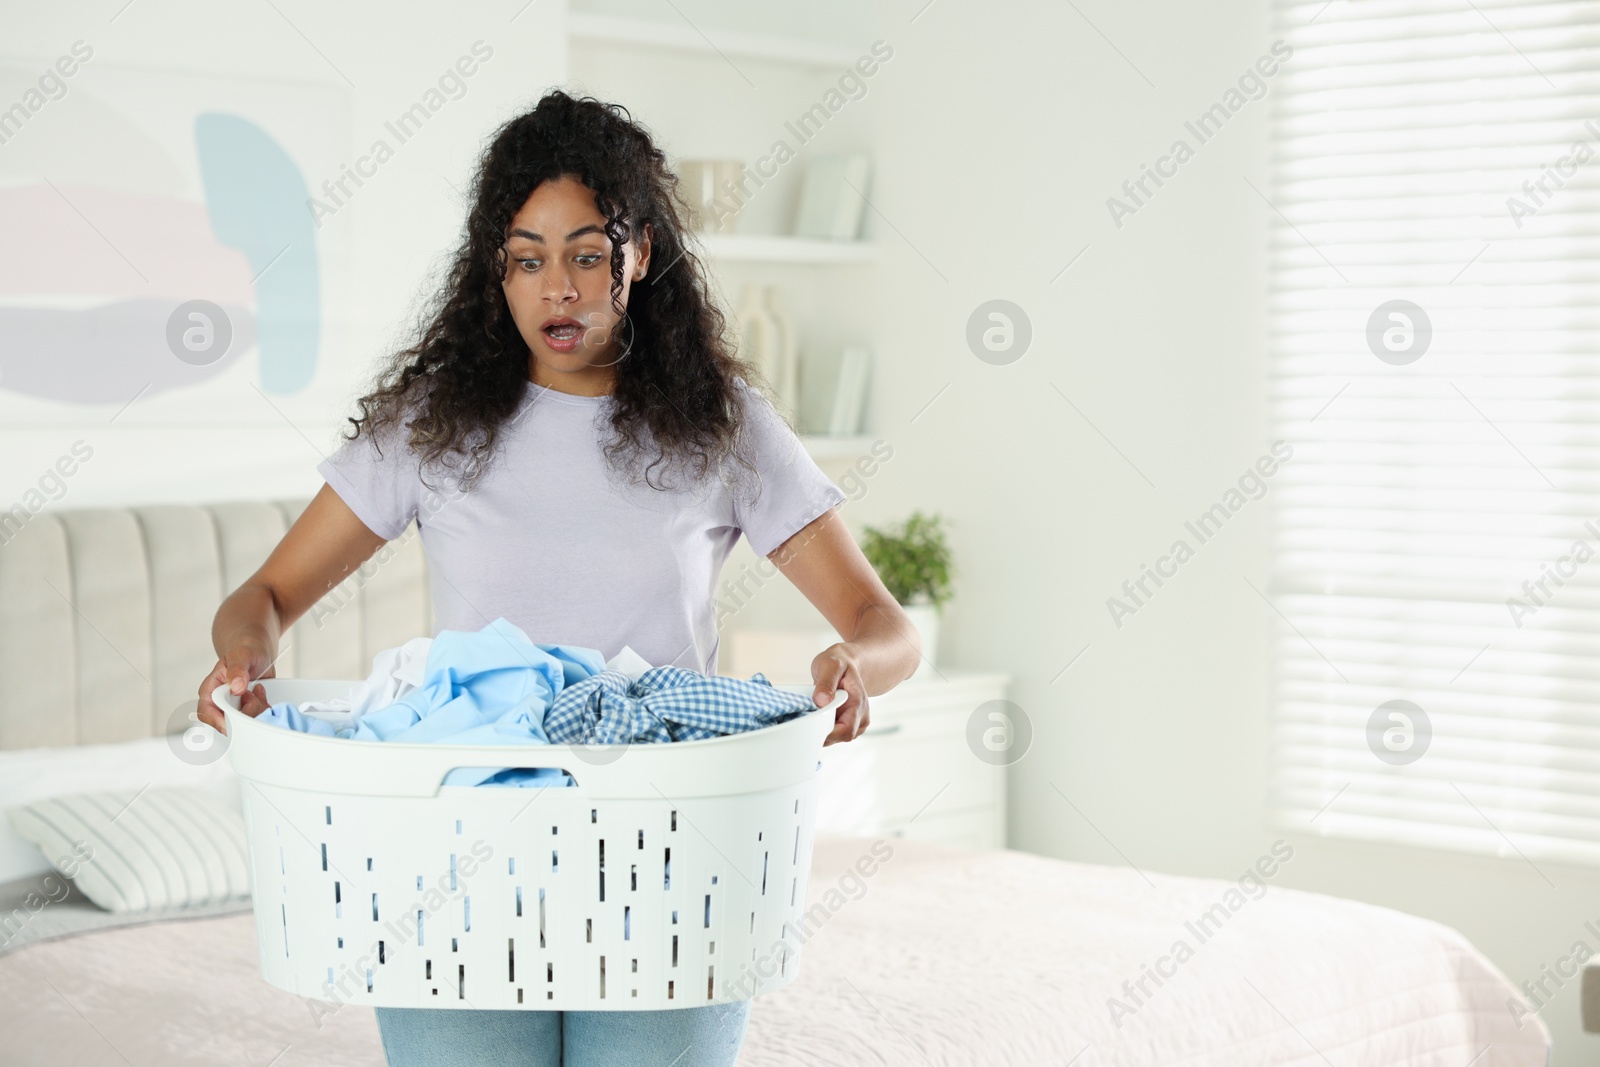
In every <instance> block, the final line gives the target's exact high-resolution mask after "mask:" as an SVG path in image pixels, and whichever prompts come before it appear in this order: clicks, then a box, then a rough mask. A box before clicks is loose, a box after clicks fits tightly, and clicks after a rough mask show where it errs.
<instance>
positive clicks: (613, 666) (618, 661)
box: [606, 645, 652, 682]
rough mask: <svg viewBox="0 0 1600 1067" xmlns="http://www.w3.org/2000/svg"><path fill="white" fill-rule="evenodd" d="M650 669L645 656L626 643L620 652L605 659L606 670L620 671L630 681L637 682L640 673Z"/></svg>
mask: <svg viewBox="0 0 1600 1067" xmlns="http://www.w3.org/2000/svg"><path fill="white" fill-rule="evenodd" d="M651 669H652V668H651V666H650V664H649V663H647V662H645V658H644V657H643V656H641V655H639V653H637V652H635V651H634V650H633V649H631V648H629V647H628V646H627V645H623V646H622V651H621V652H618V653H617V654H616V655H615V656H612V657H611V658H610V659H608V660H606V670H608V671H621V672H622V673H623V674H626V675H627V676H628V681H630V682H637V681H638V680H639V676H640V675H642V674H644V672H645V671H648V670H651Z"/></svg>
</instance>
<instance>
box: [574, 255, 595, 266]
mask: <svg viewBox="0 0 1600 1067" xmlns="http://www.w3.org/2000/svg"><path fill="white" fill-rule="evenodd" d="M599 262H600V257H599V256H598V255H582V256H579V257H578V264H579V265H580V266H584V267H592V266H594V265H595V264H596V263H599Z"/></svg>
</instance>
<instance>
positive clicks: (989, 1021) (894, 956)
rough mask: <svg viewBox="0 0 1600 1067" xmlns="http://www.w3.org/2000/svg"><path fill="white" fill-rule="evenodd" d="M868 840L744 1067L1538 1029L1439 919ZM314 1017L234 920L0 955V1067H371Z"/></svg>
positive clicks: (1510, 1049)
mask: <svg viewBox="0 0 1600 1067" xmlns="http://www.w3.org/2000/svg"><path fill="white" fill-rule="evenodd" d="M888 845H889V846H892V850H893V854H892V856H890V858H889V859H888V860H887V861H885V862H882V863H881V864H880V865H879V866H878V867H877V869H876V870H875V872H874V873H873V874H872V875H871V876H870V877H866V878H860V877H859V876H851V875H848V874H845V873H844V872H846V871H849V870H850V869H851V867H852V864H854V863H855V862H856V860H857V859H858V858H859V857H862V856H869V855H871V852H870V846H871V842H868V841H865V840H851V839H829V840H822V841H819V842H818V844H817V850H816V856H815V859H814V863H813V873H812V881H811V886H810V894H809V899H810V901H811V902H812V903H813V904H819V905H821V906H822V910H821V911H818V912H815V913H814V915H815V917H816V921H817V922H819V923H820V925H819V926H817V927H815V932H814V933H813V934H812V935H811V936H810V939H809V940H808V941H807V942H806V945H805V952H804V956H803V962H802V966H801V973H800V977H799V979H798V980H797V981H796V982H795V984H793V985H792V986H790V987H788V988H787V989H785V990H782V991H781V992H778V993H775V994H772V995H770V996H766V997H762V998H759V999H757V1001H756V1002H755V1005H754V1007H753V1009H752V1012H751V1023H750V1031H749V1035H748V1037H747V1039H746V1042H745V1050H744V1054H743V1056H742V1058H741V1061H740V1062H741V1064H744V1065H747V1067H794V1065H799V1064H817V1065H824V1064H826V1065H836V1064H875V1065H877V1064H882V1065H901V1064H904V1065H906V1067H926V1065H929V1064H933V1065H937V1067H944V1065H952V1067H956V1065H959V1067H975V1065H977V1067H982V1065H989V1064H996V1065H998V1064H1027V1065H1034V1064H1058V1065H1065V1064H1071V1065H1073V1067H1110V1065H1117V1067H1132V1065H1141V1067H1142V1065H1150V1067H1157V1065H1159V1067H1175V1065H1184V1067H1191V1065H1194V1067H1197V1065H1202V1064H1204V1065H1216V1067H1223V1065H1226V1067H1239V1065H1251V1064H1274V1065H1305V1067H1312V1065H1316V1067H1329V1065H1334V1067H1346V1065H1349V1067H1379V1065H1396V1067H1399V1065H1406V1067H1424V1065H1426V1067H1466V1065H1467V1064H1469V1063H1470V1064H1472V1067H1545V1064H1546V1049H1547V1047H1548V1041H1549V1036H1548V1032H1547V1031H1546V1029H1545V1028H1544V1025H1543V1023H1542V1022H1541V1021H1540V1020H1539V1019H1538V1018H1537V1017H1529V1018H1526V1019H1525V1020H1524V1021H1523V1025H1522V1026H1521V1027H1518V1025H1517V1024H1516V1021H1515V1019H1514V1017H1513V1015H1512V1014H1511V1012H1510V1011H1508V1010H1507V1001H1508V998H1511V997H1514V996H1515V995H1516V991H1515V990H1514V989H1513V988H1512V987H1511V986H1510V984H1509V983H1508V982H1507V981H1506V980H1505V978H1504V977H1503V976H1502V975H1501V974H1500V973H1499V972H1498V971H1496V970H1495V969H1494V967H1493V966H1492V965H1490V963H1489V962H1488V961H1487V960H1486V959H1484V957H1483V956H1482V955H1481V954H1480V953H1478V952H1477V950H1475V949H1474V948H1473V947H1472V946H1471V945H1470V944H1469V943H1468V942H1467V941H1466V940H1465V939H1464V938H1463V937H1462V936H1461V935H1460V934H1458V933H1456V932H1455V931H1454V930H1452V929H1450V928H1449V927H1446V926H1442V925H1439V924H1438V923H1434V922H1430V921H1427V920H1423V919H1418V918H1415V917H1412V916H1407V915H1402V914H1400V913H1398V912H1394V911H1389V910H1387V909H1383V908H1377V907H1372V906H1369V905H1364V904H1358V903H1354V902H1351V901H1346V900H1340V899H1336V898H1332V897H1324V896H1318V895H1315V894H1308V893H1300V892H1295V891H1293V890H1287V889H1282V888H1278V887H1272V888H1270V889H1268V890H1267V891H1266V892H1265V893H1263V894H1262V895H1260V896H1259V897H1254V896H1250V897H1242V898H1241V897H1235V898H1231V899H1232V902H1233V903H1234V904H1238V903H1239V901H1240V900H1241V899H1242V900H1243V903H1242V905H1241V906H1238V907H1237V908H1236V909H1233V910H1230V909H1229V907H1228V900H1229V899H1230V898H1228V897H1227V892H1228V890H1229V888H1230V887H1233V888H1235V889H1237V886H1235V884H1234V883H1232V882H1226V881H1212V880H1204V879H1192V878H1178V877H1172V876H1164V875H1157V874H1149V875H1148V877H1149V882H1147V881H1146V880H1145V877H1144V876H1142V875H1141V874H1140V873H1138V872H1136V871H1133V870H1130V869H1126V868H1114V867H1102V866H1094V865H1088V864H1075V863H1064V862H1060V861H1057V860H1050V859H1045V858H1042V857H1038V856H1033V855H1029V854H1026V853H1020V852H1003V851H1002V852H984V853H972V852H959V851H954V850H948V849H944V848H942V847H938V846H932V845H926V844H916V843H912V842H906V841H890V842H888ZM878 848H879V850H880V854H881V852H882V850H883V849H884V848H885V846H884V845H882V844H880V845H879V846H878ZM1151 883H1153V885H1152V884H1151ZM1219 904H1222V905H1223V910H1224V911H1227V912H1228V914H1227V916H1226V918H1225V919H1224V918H1223V917H1222V915H1221V914H1220V913H1219V912H1217V911H1216V910H1214V909H1215V907H1216V906H1217V905H1219ZM1207 914H1210V915H1211V916H1213V918H1212V920H1211V921H1210V922H1208V923H1201V919H1202V918H1203V917H1204V916H1205V915H1207ZM1197 923H1199V925H1196V924H1197ZM1201 934H1204V935H1206V936H1205V937H1204V939H1203V940H1202V938H1201V936H1199V935H1201ZM1180 943H1181V944H1183V945H1186V946H1187V948H1188V950H1189V951H1188V952H1184V951H1182V950H1179V949H1178V945H1179V944H1180ZM1180 957H1181V958H1180ZM1151 971H1155V972H1156V975H1157V976H1158V977H1160V981H1159V983H1158V982H1157V980H1156V977H1152V976H1151ZM1141 979H1142V981H1141ZM310 1003H311V1002H308V1001H303V1000H301V999H299V998H297V997H294V996H291V995H289V994H287V993H283V992H280V991H278V990H276V989H274V988H272V987H271V986H268V985H267V984H266V983H264V982H263V981H261V979H260V977H259V975H258V972H257V964H256V946H255V933H254V925H253V922H252V919H251V917H250V916H249V915H248V914H243V915H236V916H229V917H225V918H213V919H193V920H188V921H185V922H166V923H155V924H150V925H145V926H134V927H127V928H122V929H117V930H107V931H99V932H96V933H90V934H85V935H83V936H80V937H75V938H71V939H66V940H61V941H54V942H47V943H44V944H38V945H32V946H29V947H26V948H23V949H20V950H18V951H17V952H15V953H13V954H11V955H9V956H6V957H4V958H0V1035H3V1037H0V1063H4V1064H27V1065H32V1064H39V1065H49V1067H73V1065H100V1064H126V1063H132V1064H136V1065H139V1067H143V1065H145V1064H150V1065H161V1067H176V1065H187V1064H195V1065H205V1067H216V1065H218V1064H248V1065H260V1067H267V1065H269V1064H270V1065H271V1067H311V1065H319V1067H345V1065H348V1067H357V1065H361V1067H382V1064H383V1055H382V1052H381V1050H380V1048H379V1044H378V1033H377V1026H376V1024H375V1023H374V1021H373V1015H372V1012H371V1010H370V1009H366V1008H359V1007H351V1006H346V1007H342V1008H339V1009H338V1010H337V1011H335V1012H333V1014H331V1015H327V1014H321V1015H320V1018H319V1016H318V1015H317V1014H314V1013H313V1012H312V1011H311V1010H310V1008H309V1007H308V1005H309V1004H310ZM679 1067H682V1065H679Z"/></svg>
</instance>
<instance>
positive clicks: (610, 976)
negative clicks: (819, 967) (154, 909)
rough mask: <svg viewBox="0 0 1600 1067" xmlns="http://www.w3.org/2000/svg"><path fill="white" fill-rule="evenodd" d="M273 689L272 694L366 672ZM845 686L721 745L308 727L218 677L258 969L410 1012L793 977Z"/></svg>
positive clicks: (310, 988) (587, 1006) (655, 993)
mask: <svg viewBox="0 0 1600 1067" xmlns="http://www.w3.org/2000/svg"><path fill="white" fill-rule="evenodd" d="M261 684H262V685H263V686H264V687H265V689H266V694H267V700H268V702H269V703H273V704H277V703H281V702H283V701H294V702H296V703H299V702H303V701H308V700H321V699H327V698H329V697H334V696H345V695H347V694H348V693H349V690H350V687H351V686H352V685H354V684H355V683H354V682H349V681H313V680H306V679H272V678H269V679H263V680H262V682H261ZM781 688H785V689H790V690H792V691H794V692H809V688H807V687H804V686H784V687H781ZM843 698H844V694H843V693H840V694H838V696H837V697H836V699H835V701H834V703H832V704H830V705H829V706H828V708H826V709H818V710H816V711H814V712H810V713H807V714H805V715H802V716H800V717H799V718H796V719H792V720H790V721H788V722H785V723H781V724H779V725H776V726H769V727H764V728H762V729H759V730H752V731H750V732H747V733H742V734H734V735H731V736H728V737H719V738H712V739H710V740H705V741H681V742H674V743H671V744H637V745H624V746H582V745H537V744H535V745H526V746H520V745H519V746H514V747H508V746H472V745H429V744H398V743H386V742H371V741H353V740H345V739H341V738H336V737H320V736H316V735H311V734H304V733H299V732H297V731H293V730H287V729H284V728H282V727H279V726H271V725H266V724H263V723H260V722H257V721H256V720H255V719H253V718H251V717H250V716H247V715H244V714H242V713H241V712H239V711H238V710H237V706H236V700H235V699H234V698H232V696H231V694H228V693H227V691H226V689H225V688H222V689H219V690H218V691H217V695H216V696H214V697H213V699H214V700H215V702H216V703H217V705H218V707H221V708H223V709H224V715H225V718H226V725H227V730H228V756H229V758H231V759H232V761H233V766H234V768H235V769H236V770H237V772H238V774H239V776H240V778H241V779H242V780H243V782H242V794H243V804H244V821H245V827H246V831H247V833H248V835H249V841H250V886H251V890H252V892H253V894H254V908H255V918H256V934H257V940H258V942H259V946H260V952H261V973H262V975H263V977H265V978H266V980H267V981H268V982H269V983H271V984H272V985H275V986H277V987H279V988H280V989H286V990H288V991H290V992H292V993H298V994H300V995H301V996H306V997H313V998H317V999H320V1000H328V1001H336V1002H340V1003H353V1004H367V1005H372V1006H378V1007H407V1008H428V1007H449V1008H502V1009H517V1008H526V1009H534V1010H540V1009H542V1010H555V1009H560V1010H568V1009H572V1010H604V1009H616V1010H630V1009H631V1010H638V1009H656V1008H679V1007H694V1006H700V1005H705V1004H719V1003H725V1002H728V1001H735V1000H743V999H746V998H749V997H751V996H755V995H758V994H761V993H766V992H770V991H772V990H774V989H778V988H780V987H782V986H784V985H787V984H788V983H789V982H790V981H792V980H793V979H794V978H795V975H796V974H797V972H798V968H799V963H800V947H801V941H802V940H803V936H804V935H803V932H802V930H803V928H804V924H803V922H802V921H801V917H802V914H803V912H804V909H805V901H806V881H807V875H808V873H809V871H810V866H811V845H812V833H813V828H814V813H815V806H816V796H815V789H816V785H817V779H816V772H817V769H818V767H819V765H820V764H819V757H820V754H821V751H822V742H823V740H824V738H825V737H826V736H827V734H828V731H829V730H830V729H831V728H832V725H833V720H834V715H833V710H832V709H833V708H835V707H837V705H838V704H839V703H840V702H842V700H843ZM456 767H527V768H535V767H556V768H561V769H563V770H565V771H567V772H568V773H569V774H571V775H572V776H573V778H574V779H576V782H577V784H576V786H572V787H561V786H555V787H550V788H543V789H539V788H513V787H500V786H445V785H442V784H441V782H442V780H443V778H444V776H445V774H446V773H447V772H449V771H450V770H451V769H453V768H456Z"/></svg>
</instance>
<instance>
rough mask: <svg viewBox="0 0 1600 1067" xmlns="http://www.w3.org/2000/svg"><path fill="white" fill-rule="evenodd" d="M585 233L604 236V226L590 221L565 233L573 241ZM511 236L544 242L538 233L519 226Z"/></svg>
mask: <svg viewBox="0 0 1600 1067" xmlns="http://www.w3.org/2000/svg"><path fill="white" fill-rule="evenodd" d="M586 233H597V234H599V235H600V236H602V237H604V236H605V233H606V231H605V227H604V226H596V225H595V224H594V223H590V224H589V225H587V226H579V227H578V228H577V229H576V230H573V231H572V232H571V233H569V234H567V240H569V241H575V240H577V239H578V238H579V237H582V236H583V235H584V234H586ZM511 236H512V237H526V238H527V239H528V240H530V241H538V242H539V243H540V244H544V238H543V237H541V236H540V235H539V234H536V233H534V232H533V231H532V230H524V229H521V228H520V227H519V228H517V229H514V230H512V231H511Z"/></svg>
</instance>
